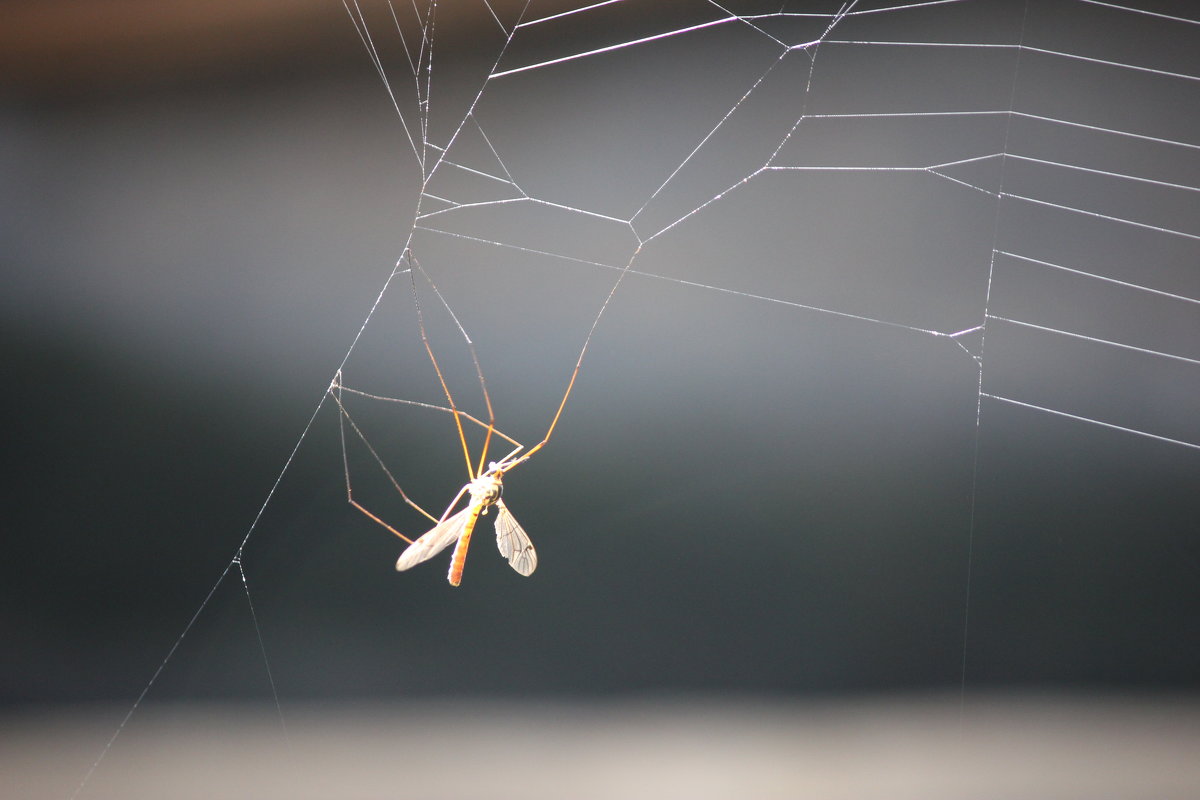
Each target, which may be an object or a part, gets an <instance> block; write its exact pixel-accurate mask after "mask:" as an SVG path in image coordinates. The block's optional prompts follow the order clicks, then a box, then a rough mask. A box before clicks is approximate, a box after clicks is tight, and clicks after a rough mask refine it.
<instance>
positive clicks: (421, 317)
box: [407, 253, 495, 480]
mask: <svg viewBox="0 0 1200 800" xmlns="http://www.w3.org/2000/svg"><path fill="white" fill-rule="evenodd" d="M407 256H408V259H409V264H410V266H411V267H412V268H411V269H409V271H408V277H409V282H410V284H411V285H412V298H413V305H414V306H415V307H416V309H417V327H418V328H419V329H420V331H421V341H422V342H423V343H424V345H425V352H426V353H428V354H429V360H430V361H431V362H433V371H434V372H436V373H437V376H438V382H439V383H441V384H442V393H443V394H445V395H446V402H447V403H448V404H449V405H450V413H452V414H453V415H454V427H455V428H457V429H458V440H459V442H461V443H462V449H463V459H465V460H466V462H467V478H468V479H469V480H474V479H475V468H474V466H473V464H472V462H471V449H470V448H469V447H467V435H466V433H465V432H464V431H463V426H462V419H461V418H460V416H459V410H458V406H456V405H454V396H453V395H451V394H450V387H449V386H447V385H446V376H444V375H443V374H442V368H441V366H440V365H439V364H438V360H437V356H435V355H434V354H433V347H431V346H430V344H429V336H428V335H427V334H426V333H425V314H424V312H422V311H421V299H420V296H419V295H418V294H417V279H416V276H415V270H418V269H421V267H420V265H419V264H418V263H417V259H416V258H414V257H413V255H412V253H408V254H407ZM421 274H422V275H425V270H423V269H422V270H421ZM425 280H429V276H428V275H425ZM430 285H432V283H431V284H430ZM435 291H436V289H435ZM438 296H439V297H441V294H440V293H439V295H438ZM442 302H443V303H444V302H445V301H444V300H443V301H442ZM455 322H458V320H457V319H455ZM459 328H460V330H461V329H462V326H461V325H460V326H459ZM463 333H464V335H465V334H466V331H463ZM467 343H468V344H470V339H469V338H468V339H467ZM472 353H474V348H473V347H472ZM476 364H478V362H476ZM488 407H489V410H490V408H491V403H490V402H489V403H488ZM494 423H495V420H494V419H493V420H492V421H491V422H489V423H488V431H489V438H490V432H491V430H492V428H493V425H494Z"/></svg>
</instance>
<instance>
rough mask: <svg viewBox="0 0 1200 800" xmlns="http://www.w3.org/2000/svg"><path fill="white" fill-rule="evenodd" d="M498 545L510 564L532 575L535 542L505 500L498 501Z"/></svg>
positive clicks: (525, 573) (534, 561)
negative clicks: (530, 539)
mask: <svg viewBox="0 0 1200 800" xmlns="http://www.w3.org/2000/svg"><path fill="white" fill-rule="evenodd" d="M418 541H419V540H418ZM496 546H497V547H499V548H500V555H502V556H504V557H505V558H507V559H508V565H509V566H510V567H512V568H513V569H515V570H516V571H517V572H519V573H521V574H522V575H532V574H533V571H534V570H535V569H537V552H536V551H535V550H534V549H533V542H531V541H529V535H528V534H526V533H525V529H524V528H522V527H521V526H520V525H519V524H517V521H516V520H515V519H514V518H513V515H512V514H510V513H509V511H508V506H506V505H504V501H503V500H497V501H496Z"/></svg>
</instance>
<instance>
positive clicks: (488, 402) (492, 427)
mask: <svg viewBox="0 0 1200 800" xmlns="http://www.w3.org/2000/svg"><path fill="white" fill-rule="evenodd" d="M409 263H410V265H411V266H412V269H410V270H409V273H408V277H409V281H410V283H411V284H412V291H413V303H414V304H415V305H416V308H417V321H418V323H419V325H420V328H421V339H422V340H423V341H424V342H425V350H426V352H427V353H429V358H430V359H432V360H433V367H434V369H435V370H437V373H438V378H439V379H441V380H442V389H443V391H444V392H445V393H446V399H447V400H448V401H449V403H450V407H451V408H452V409H455V417H456V419H455V422H456V423H457V424H458V426H459V430H458V432H459V436H460V437H461V438H462V444H463V450H464V452H467V450H468V448H467V441H466V438H465V437H463V430H462V424H461V422H460V421H459V420H458V419H457V417H458V415H459V414H462V413H463V412H460V411H458V410H457V409H456V408H455V405H454V401H453V400H452V399H450V390H449V389H448V388H446V381H445V380H444V379H442V371H441V369H440V368H439V367H438V364H437V359H435V358H434V357H433V349H432V348H431V347H430V346H429V339H428V338H427V337H426V335H425V322H424V315H423V314H422V312H421V304H420V302H419V301H418V297H417V284H416V276H415V273H416V272H418V271H419V272H420V273H421V276H422V277H424V278H425V281H426V283H428V284H429V288H430V289H432V290H433V293H434V295H436V296H437V299H438V301H439V302H440V303H441V304H442V308H444V309H446V313H447V314H449V315H450V319H452V320H453V321H454V324H455V326H457V328H458V332H459V333H461V334H462V337H463V341H465V342H466V343H467V352H469V353H470V354H471V361H472V362H473V363H474V364H475V376H476V377H477V378H478V379H479V389H480V391H481V392H482V394H483V402H484V405H485V406H486V407H487V412H488V423H487V433H486V434H485V435H484V438H483V449H482V450H481V451H480V453H479V465H478V466H477V467H474V468H472V465H471V458H470V455H469V454H468V455H467V472H468V473H469V474H470V476H471V477H472V478H474V477H475V476H477V475H482V474H483V468H484V465H485V464H486V463H487V454H488V448H489V446H490V445H491V442H492V434H493V433H495V432H496V413H495V411H493V410H492V398H491V395H490V394H488V389H487V381H486V380H485V379H484V377H483V367H482V365H480V363H479V353H478V352H477V351H476V350H475V342H474V341H472V340H471V336H470V334H468V333H467V329H466V328H465V327H464V326H463V324H462V322H460V321H459V319H458V316H457V315H456V314H455V313H454V309H452V308H450V304H449V303H447V302H446V298H445V297H444V296H443V295H442V292H441V290H440V289H438V287H437V284H436V283H434V282H433V278H431V277H429V273H428V272H426V271H425V268H424V267H422V266H421V264H420V263H419V262H418V261H417V259H416V258H415V257H414V256H413V255H412V253H411V252H410V253H409ZM472 469H474V471H473V472H472Z"/></svg>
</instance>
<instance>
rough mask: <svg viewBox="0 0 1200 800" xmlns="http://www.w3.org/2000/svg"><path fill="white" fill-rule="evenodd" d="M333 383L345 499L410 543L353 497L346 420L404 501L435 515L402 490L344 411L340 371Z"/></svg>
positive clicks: (409, 540) (331, 388)
mask: <svg viewBox="0 0 1200 800" xmlns="http://www.w3.org/2000/svg"><path fill="white" fill-rule="evenodd" d="M335 385H336V386H337V390H336V391H334V388H333V387H332V386H331V387H330V392H329V394H330V396H331V397H332V398H333V400H334V402H335V403H337V406H338V410H339V411H340V414H339V417H338V433H339V435H340V437H341V442H342V469H343V471H344V474H345V476H346V500H348V501H349V502H350V505H352V506H354V507H355V508H357V509H358V510H359V511H361V512H362V513H363V514H365V515H366V516H367V517H368V518H369V519H371V520H372V521H374V522H376V523H378V524H379V525H381V526H383V527H384V528H386V529H387V530H388V531H389V532H391V533H392V534H394V535H396V536H398V537H400V538H401V539H403V540H404V541H406V542H408V543H409V544H412V541H413V540H412V539H410V538H408V537H407V536H405V535H404V534H403V533H401V532H400V531H398V530H396V529H395V528H394V527H392V526H391V525H389V524H388V523H386V522H384V521H383V520H382V519H380V518H379V516H378V515H376V514H375V513H373V512H372V511H371V510H370V509H368V508H366V507H365V506H363V505H362V504H361V503H359V502H358V501H357V500H355V499H354V489H353V487H352V486H351V484H350V460H349V457H348V455H347V448H346V423H347V422H348V423H350V427H351V428H352V429H353V430H354V433H355V434H357V436H358V438H359V439H360V440H361V441H362V443H363V444H364V445H366V448H367V450H368V452H370V453H371V456H372V457H373V458H374V459H375V462H376V463H377V464H379V468H380V469H382V470H383V474H384V475H387V477H388V480H390V481H391V482H392V486H393V487H394V488H395V489H396V491H397V492H398V493H399V494H400V497H401V498H403V499H404V502H405V503H408V504H409V505H410V506H412V507H413V508H415V509H416V510H417V511H419V512H421V513H422V514H424V515H425V516H426V517H428V518H429V519H431V520H433V521H434V522H437V521H438V520H437V517H435V516H433V515H432V514H430V513H429V512H428V511H426V510H425V509H423V508H421V506H419V505H417V503H416V502H415V501H414V500H413V499H412V498H411V497H409V496H408V494H407V493H406V492H405V491H404V489H402V488H401V487H400V483H399V482H398V481H397V480H396V478H395V477H394V476H393V475H392V473H391V471H390V470H389V469H388V468H387V465H386V464H385V463H383V459H382V458H380V457H379V453H377V452H376V451H375V448H374V447H372V446H371V443H370V442H368V441H367V438H366V437H365V436H364V435H363V432H362V430H361V429H360V428H359V427H358V424H357V423H356V422H355V421H354V419H353V418H352V417H351V416H350V413H349V412H348V411H346V406H345V405H343V403H342V398H341V374H340V373H339V374H338V375H337V377H336V378H335Z"/></svg>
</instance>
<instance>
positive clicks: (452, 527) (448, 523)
mask: <svg viewBox="0 0 1200 800" xmlns="http://www.w3.org/2000/svg"><path fill="white" fill-rule="evenodd" d="M470 516H471V506H467V507H466V508H464V509H463V510H462V511H459V512H458V513H457V514H455V515H454V516H452V517H450V518H448V519H446V520H443V521H442V522H439V523H438V524H437V525H435V526H434V527H433V528H432V529H431V530H430V531H428V532H427V533H423V534H421V536H420V537H419V538H418V539H417V540H416V541H415V542H413V543H412V544H410V545H409V546H408V547H406V548H405V549H404V552H403V553H401V554H400V558H399V559H398V560H397V561H396V569H397V570H401V571H403V570H406V569H408V568H409V567H413V566H416V565H417V564H420V563H421V562H422V561H428V560H429V559H431V558H433V557H434V556H436V555H437V554H438V553H440V552H442V551H443V550H445V549H446V548H447V547H449V546H450V545H451V544H453V543H454V542H457V541H458V537H459V536H462V532H463V528H465V527H466V524H467V520H468V519H469V518H470Z"/></svg>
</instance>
